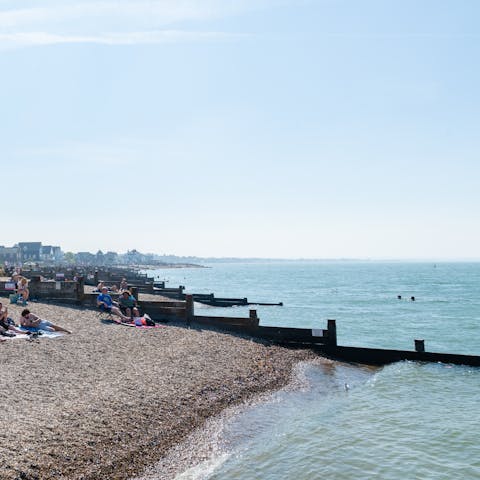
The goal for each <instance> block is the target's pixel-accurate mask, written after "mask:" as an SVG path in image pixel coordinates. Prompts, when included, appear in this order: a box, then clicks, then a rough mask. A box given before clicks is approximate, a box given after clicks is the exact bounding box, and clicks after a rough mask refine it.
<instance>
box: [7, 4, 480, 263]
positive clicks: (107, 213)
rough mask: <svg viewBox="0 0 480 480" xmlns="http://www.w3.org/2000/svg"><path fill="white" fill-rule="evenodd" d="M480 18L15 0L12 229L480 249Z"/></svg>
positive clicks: (376, 10)
mask: <svg viewBox="0 0 480 480" xmlns="http://www.w3.org/2000/svg"><path fill="white" fill-rule="evenodd" d="M479 15H480V5H479V4H478V3H477V2H474V1H473V0H471V1H466V2H462V3H460V4H459V3H457V2H453V1H451V0H447V1H445V2H441V4H439V3H438V2H436V1H433V0H426V1H425V2H421V3H418V2H414V1H413V0H406V1H404V2H379V1H375V0H367V1H365V2H355V1H353V0H350V1H348V0H347V1H330V0H328V1H327V0H316V1H314V0H300V1H293V0H257V1H253V0H238V1H236V2H224V1H221V0H207V1H202V2H200V1H198V0H176V1H173V0H164V1H158V0H152V1H148V2H143V1H140V2H128V1H125V0H120V1H112V0H103V1H101V2H100V1H95V0H76V1H71V0H62V1H60V0H46V1H44V2H41V5H39V4H38V2H33V1H31V0H16V1H12V0H1V1H0V66H1V68H2V71H3V72H5V75H4V76H3V78H2V89H1V90H0V101H1V103H2V111H3V115H2V120H1V122H2V124H1V127H2V128H1V129H0V131H1V133H0V138H1V143H0V144H1V147H0V155H1V157H2V159H4V162H3V163H2V167H3V168H2V173H3V179H4V181H5V188H6V194H7V196H8V197H9V198H15V201H14V202H13V203H14V204H13V205H12V206H9V207H8V208H6V212H5V217H4V224H5V226H6V228H4V229H3V230H4V231H3V235H2V244H4V245H13V244H14V243H15V242H16V241H17V240H18V239H19V238H26V239H29V238H41V239H43V241H44V242H45V244H47V245H48V244H50V245H62V248H64V249H65V250H66V251H77V252H78V251H93V252H95V251H97V250H102V251H108V250H114V251H127V250H128V249H131V248H132V245H134V246H135V248H137V249H138V250H139V251H144V252H163V251H165V252H169V253H171V254H174V255H178V256H197V257H248V258H250V257H255V258H312V259H317V258H322V259H323V258H326V259H328V258H331V259H333V258H363V259H439V260H442V259H454V260H455V259H479V258H480V255H479V254H478V244H479V243H480V225H479V224H478V222H475V221H474V218H476V216H477V211H478V209H479V207H480V191H479V189H478V187H477V179H478V178H479V177H480V162H478V159H477V153H476V152H477V151H478V150H479V142H480V140H479V139H478V135H477V133H476V131H477V128H476V126H477V124H478V122H479V112H480V108H479V107H480V96H479V95H478V88H477V85H478V82H479V80H480V72H479V69H478V67H477V66H476V64H475V62H473V61H472V59H475V58H477V56H478V54H479V49H480V47H479V43H478V33H477V23H478V22H477V20H478V18H479ZM23 186H26V187H27V188H26V189H23V188H22V187H23ZM19 197H21V198H23V199H24V200H23V201H22V202H21V205H20V206H18V205H17V202H19Z"/></svg>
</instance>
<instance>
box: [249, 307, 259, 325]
mask: <svg viewBox="0 0 480 480" xmlns="http://www.w3.org/2000/svg"><path fill="white" fill-rule="evenodd" d="M250 321H251V324H252V325H253V326H255V327H258V324H259V323H260V320H259V318H258V317H257V311H256V310H250Z"/></svg>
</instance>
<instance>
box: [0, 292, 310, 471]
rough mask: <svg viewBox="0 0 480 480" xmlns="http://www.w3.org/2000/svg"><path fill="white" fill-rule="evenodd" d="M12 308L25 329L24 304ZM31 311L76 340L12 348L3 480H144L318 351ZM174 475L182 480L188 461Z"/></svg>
mask: <svg viewBox="0 0 480 480" xmlns="http://www.w3.org/2000/svg"><path fill="white" fill-rule="evenodd" d="M3 302H4V304H7V303H8V302H7V301H6V299H3ZM8 307H9V314H10V316H11V317H13V318H14V320H15V321H17V322H18V319H19V317H20V312H21V310H22V308H23V307H20V306H13V305H8ZM28 308H29V309H30V310H31V311H32V312H33V313H35V314H37V315H39V316H40V317H42V318H45V319H47V320H50V321H51V322H53V323H56V324H58V325H61V326H63V327H66V328H67V329H69V330H71V331H72V332H73V333H72V334H71V335H63V336H61V337H59V338H54V339H48V338H42V337H40V338H39V339H38V340H36V341H27V340H25V339H8V340H7V341H5V342H2V343H0V365H1V370H2V373H1V377H0V398H1V403H0V405H1V415H0V471H1V478H2V480H11V479H15V480H20V479H22V480H34V479H35V480H50V479H51V480H53V479H55V480H59V479H69V480H70V479H71V480H80V479H82V480H100V479H109V480H124V479H128V478H132V477H135V476H137V475H140V474H141V473H142V471H143V469H144V468H145V467H147V466H149V465H152V464H154V463H155V462H157V461H159V460H161V459H162V458H164V456H165V454H166V453H167V452H168V451H169V449H171V448H172V447H174V446H175V445H178V444H179V443H180V442H182V441H183V440H185V439H186V437H187V436H188V435H189V434H190V433H191V432H192V431H194V430H195V429H196V428H198V427H200V426H202V425H204V423H205V421H206V419H208V418H210V417H212V416H213V415H215V414H217V413H219V412H221V411H222V410H223V409H224V408H226V407H228V406H232V405H237V404H240V403H241V402H242V401H244V400H246V399H249V398H252V397H253V396H255V395H257V394H259V393H262V392H266V391H270V390H275V389H277V388H280V387H281V386H283V385H285V384H286V383H287V382H288V381H289V379H290V376H291V373H292V368H293V366H294V365H295V364H297V363H298V362H300V361H302V360H305V359H309V358H312V356H313V354H312V353H310V352H308V351H295V350H289V349H286V348H282V347H279V346H273V345H272V346H269V345H267V344H264V343H260V342H255V341H252V340H251V339H248V338H240V337H235V336H231V335H227V334H222V333H218V332H215V331H212V330H199V329H194V328H192V329H186V328H183V327H182V326H181V325H175V324H171V323H169V324H166V326H165V328H152V329H138V328H130V327H125V326H121V325H116V324H111V323H108V322H105V321H102V318H101V317H99V316H98V314H97V312H95V311H93V310H88V309H77V308H70V307H63V306H55V305H49V304H44V303H31V304H30V305H29V306H28ZM167 470H169V471H170V474H169V475H166V474H165V476H164V478H165V479H167V478H173V477H174V472H175V470H176V465H171V468H170V469H167Z"/></svg>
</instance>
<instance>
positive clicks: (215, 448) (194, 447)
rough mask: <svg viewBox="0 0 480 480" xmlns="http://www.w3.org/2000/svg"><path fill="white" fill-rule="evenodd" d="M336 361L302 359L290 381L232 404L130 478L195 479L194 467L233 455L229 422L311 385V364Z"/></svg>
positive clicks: (139, 479)
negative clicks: (228, 439) (308, 373)
mask: <svg viewBox="0 0 480 480" xmlns="http://www.w3.org/2000/svg"><path fill="white" fill-rule="evenodd" d="M334 363H335V362H334V361H333V360H329V359H326V358H323V357H317V358H308V359H306V360H300V361H299V362H298V363H296V364H295V365H293V367H292V372H291V376H290V379H289V381H288V382H287V383H286V384H284V385H281V386H279V387H278V388H276V389H274V390H268V391H265V392H260V393H257V394H253V395H251V396H250V397H248V398H246V399H244V400H243V401H242V402H241V403H239V404H238V405H232V406H228V407H226V408H225V409H223V410H221V411H219V412H218V413H217V414H215V415H213V416H211V417H209V418H207V419H206V421H205V423H204V424H203V425H202V426H200V427H199V428H197V429H196V430H195V431H193V432H192V433H191V434H189V435H188V436H187V437H186V438H185V439H184V440H183V441H182V442H180V443H178V444H176V445H174V446H173V447H172V448H170V449H169V450H168V451H167V453H166V454H165V455H164V457H163V458H162V459H161V460H160V461H159V462H157V463H156V464H153V465H149V466H147V467H146V469H145V470H144V471H143V472H142V473H141V474H140V475H137V476H135V477H133V478H130V479H129V480H158V479H162V480H174V479H176V478H183V476H184V475H186V478H191V477H190V472H191V471H192V470H195V469H197V468H200V469H202V468H205V467H206V468H208V467H214V466H215V465H216V464H217V463H218V462H217V459H221V458H222V457H224V456H228V455H229V452H227V451H225V448H224V445H223V442H224V441H225V437H224V428H225V425H227V424H228V423H229V422H230V421H232V420H234V419H235V417H238V416H239V415H242V414H244V413H245V412H247V411H248V410H249V409H251V408H255V407H256V406H259V405H261V404H268V403H269V402H272V401H275V400H274V398H275V396H276V395H277V394H279V393H281V392H288V391H299V390H302V389H305V388H308V387H309V385H310V384H309V382H308V381H307V380H306V379H305V377H304V373H305V368H306V367H307V366H309V365H322V366H323V367H324V368H329V367H330V366H331V365H332V364H334ZM202 478H203V477H202Z"/></svg>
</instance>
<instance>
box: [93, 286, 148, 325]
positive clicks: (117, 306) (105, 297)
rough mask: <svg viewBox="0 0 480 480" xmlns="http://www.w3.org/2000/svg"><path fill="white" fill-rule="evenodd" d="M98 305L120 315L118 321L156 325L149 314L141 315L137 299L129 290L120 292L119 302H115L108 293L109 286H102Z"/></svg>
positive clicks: (104, 309) (106, 310)
mask: <svg viewBox="0 0 480 480" xmlns="http://www.w3.org/2000/svg"><path fill="white" fill-rule="evenodd" d="M97 307H98V308H99V309H100V310H102V311H104V312H106V313H112V314H113V315H115V316H117V317H119V318H120V320H119V321H118V322H117V323H127V324H135V325H137V326H142V325H146V326H153V325H155V322H154V321H153V320H152V319H151V318H150V317H149V316H148V314H146V313H145V314H144V315H140V311H139V310H138V306H137V300H136V299H135V297H134V296H133V295H132V294H131V292H130V291H129V290H124V291H123V292H122V293H121V294H120V296H119V298H118V302H114V301H113V300H112V297H111V296H110V294H109V293H108V287H106V286H101V292H100V294H99V295H98V297H97ZM115 321H116V320H115Z"/></svg>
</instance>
